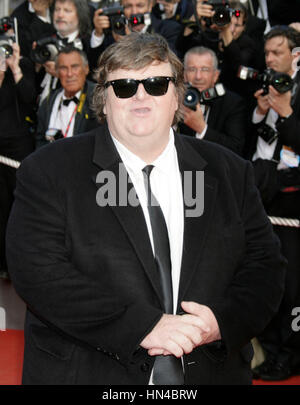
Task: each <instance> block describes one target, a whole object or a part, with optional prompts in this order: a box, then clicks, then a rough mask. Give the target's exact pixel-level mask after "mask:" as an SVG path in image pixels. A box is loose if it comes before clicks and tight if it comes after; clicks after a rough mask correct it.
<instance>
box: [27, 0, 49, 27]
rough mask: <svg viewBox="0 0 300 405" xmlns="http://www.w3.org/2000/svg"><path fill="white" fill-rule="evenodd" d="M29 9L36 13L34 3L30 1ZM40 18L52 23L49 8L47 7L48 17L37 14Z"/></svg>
mask: <svg viewBox="0 0 300 405" xmlns="http://www.w3.org/2000/svg"><path fill="white" fill-rule="evenodd" d="M28 11H29V12H30V13H34V14H35V9H34V8H33V6H32V4H31V3H30V2H28ZM37 17H38V18H40V19H41V20H42V21H44V22H47V23H51V18H50V11H49V8H47V14H46V17H42V16H40V15H37Z"/></svg>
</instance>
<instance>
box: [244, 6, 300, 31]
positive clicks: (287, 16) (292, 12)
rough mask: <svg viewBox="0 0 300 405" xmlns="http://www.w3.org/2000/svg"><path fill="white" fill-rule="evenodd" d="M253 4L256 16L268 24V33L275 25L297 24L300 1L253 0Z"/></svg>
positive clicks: (299, 13)
mask: <svg viewBox="0 0 300 405" xmlns="http://www.w3.org/2000/svg"><path fill="white" fill-rule="evenodd" d="M249 2H250V0H249ZM251 3H252V4H251V5H252V8H253V11H254V14H255V15H257V16H258V17H259V18H263V19H264V20H266V21H267V22H268V25H267V31H269V29H270V28H271V27H273V26H275V25H288V24H290V23H292V22H296V21H297V20H298V16H299V15H300V1H299V0H251Z"/></svg>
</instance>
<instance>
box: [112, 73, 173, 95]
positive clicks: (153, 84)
mask: <svg viewBox="0 0 300 405" xmlns="http://www.w3.org/2000/svg"><path fill="white" fill-rule="evenodd" d="M169 82H173V83H175V78H174V77H169V76H153V77H148V78H147V79H143V80H136V79H118V80H111V81H109V82H106V83H105V85H104V86H105V88H107V87H109V86H112V87H113V89H114V92H115V95H116V96H117V97H118V98H130V97H132V96H134V95H135V93H136V92H137V89H138V87H139V84H140V83H142V84H143V86H144V89H145V90H146V92H147V93H148V94H150V96H163V95H164V94H166V92H167V91H168V87H169Z"/></svg>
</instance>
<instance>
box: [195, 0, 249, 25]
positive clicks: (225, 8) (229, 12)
mask: <svg viewBox="0 0 300 405" xmlns="http://www.w3.org/2000/svg"><path fill="white" fill-rule="evenodd" d="M203 4H210V5H211V6H213V10H214V12H215V14H214V15H213V16H212V17H211V18H209V17H204V20H205V22H206V25H207V26H208V27H210V26H211V25H212V24H216V25H217V26H218V27H224V25H227V24H229V23H230V22H231V17H232V16H233V15H235V16H236V17H239V16H240V15H241V11H240V10H235V9H232V8H230V6H229V3H228V1H224V0H207V1H205V2H204V3H203Z"/></svg>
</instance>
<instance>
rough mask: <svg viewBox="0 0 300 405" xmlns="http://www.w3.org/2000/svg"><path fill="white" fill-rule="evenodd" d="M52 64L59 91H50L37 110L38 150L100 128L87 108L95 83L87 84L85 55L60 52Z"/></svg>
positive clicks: (67, 50) (66, 50)
mask: <svg viewBox="0 0 300 405" xmlns="http://www.w3.org/2000/svg"><path fill="white" fill-rule="evenodd" d="M55 63H56V72H57V77H58V79H59V80H60V83H61V86H62V88H61V89H58V90H55V91H53V92H52V93H51V94H50V95H49V97H47V98H46V99H45V100H44V101H43V103H42V104H41V106H40V107H39V109H38V127H37V135H36V144H37V147H39V146H42V145H45V144H47V143H48V142H53V141H54V140H56V139H59V138H66V137H70V136H73V135H77V134H79V133H82V132H87V131H89V130H90V129H93V128H95V127H97V126H98V125H99V123H98V121H97V120H96V117H95V114H94V113H93V111H92V109H91V105H90V104H91V100H92V94H93V91H94V87H95V83H93V82H90V81H89V80H87V75H88V73H89V65H88V61H87V58H86V55H85V54H84V52H83V51H80V50H79V49H77V48H74V47H66V48H63V49H62V50H61V51H60V52H59V54H58V55H57V59H56V62H55Z"/></svg>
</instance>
